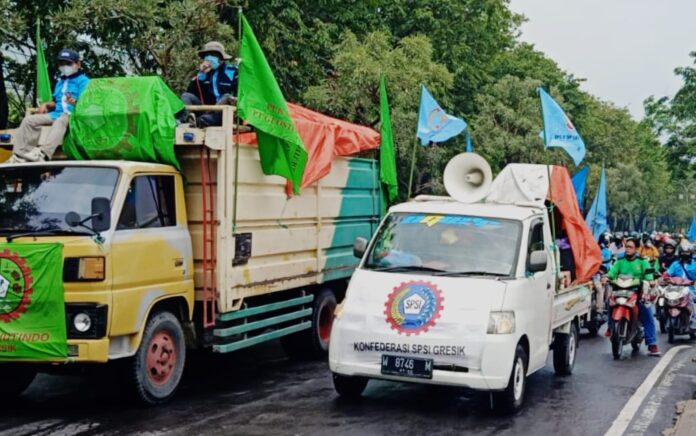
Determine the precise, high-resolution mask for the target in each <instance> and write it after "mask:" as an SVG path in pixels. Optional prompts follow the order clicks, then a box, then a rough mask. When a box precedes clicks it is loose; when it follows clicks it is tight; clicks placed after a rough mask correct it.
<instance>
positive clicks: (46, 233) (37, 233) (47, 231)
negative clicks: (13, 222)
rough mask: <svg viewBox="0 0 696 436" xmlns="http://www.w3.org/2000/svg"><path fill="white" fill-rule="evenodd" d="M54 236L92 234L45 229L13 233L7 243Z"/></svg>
mask: <svg viewBox="0 0 696 436" xmlns="http://www.w3.org/2000/svg"><path fill="white" fill-rule="evenodd" d="M55 235H75V236H92V233H89V232H83V231H79V230H65V229H45V230H34V231H30V232H25V233H14V234H12V235H9V236H7V242H12V241H13V240H15V239H17V238H25V237H31V236H55Z"/></svg>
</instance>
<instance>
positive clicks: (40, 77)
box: [36, 19, 53, 103]
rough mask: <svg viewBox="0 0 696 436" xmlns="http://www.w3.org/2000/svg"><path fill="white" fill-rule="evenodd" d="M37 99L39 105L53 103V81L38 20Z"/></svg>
mask: <svg viewBox="0 0 696 436" xmlns="http://www.w3.org/2000/svg"><path fill="white" fill-rule="evenodd" d="M36 99H37V100H38V101H39V103H48V102H49V101H53V95H52V92H51V79H49V77H48V65H47V64H46V55H44V47H43V41H42V40H41V25H40V24H39V20H38V19H37V20H36Z"/></svg>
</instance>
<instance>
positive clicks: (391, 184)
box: [379, 74, 399, 203]
mask: <svg viewBox="0 0 696 436" xmlns="http://www.w3.org/2000/svg"><path fill="white" fill-rule="evenodd" d="M379 107H380V109H379V116H380V133H381V136H380V146H379V178H380V180H381V181H382V183H384V185H385V186H386V187H387V199H388V200H389V203H391V202H393V201H394V200H396V197H398V195H399V185H398V181H397V177H396V157H395V156H394V134H393V133H392V126H391V116H390V115H389V99H388V98H387V84H386V81H385V79H384V74H382V76H381V77H380V80H379Z"/></svg>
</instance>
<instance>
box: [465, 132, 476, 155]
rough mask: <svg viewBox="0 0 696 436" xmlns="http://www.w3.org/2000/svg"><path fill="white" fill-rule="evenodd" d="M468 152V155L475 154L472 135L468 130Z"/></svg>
mask: <svg viewBox="0 0 696 436" xmlns="http://www.w3.org/2000/svg"><path fill="white" fill-rule="evenodd" d="M466 152H467V153H473V152H474V144H472V143H471V135H469V131H468V130H467V132H466Z"/></svg>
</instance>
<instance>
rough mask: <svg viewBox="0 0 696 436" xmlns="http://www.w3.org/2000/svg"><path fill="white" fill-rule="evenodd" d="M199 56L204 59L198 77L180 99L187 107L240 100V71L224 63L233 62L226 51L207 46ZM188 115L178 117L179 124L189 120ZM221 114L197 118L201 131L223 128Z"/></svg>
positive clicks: (215, 45) (210, 44) (215, 42)
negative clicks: (208, 127) (238, 73)
mask: <svg viewBox="0 0 696 436" xmlns="http://www.w3.org/2000/svg"><path fill="white" fill-rule="evenodd" d="M198 55H199V56H200V57H201V59H203V62H202V63H201V65H200V67H199V71H198V74H196V75H195V76H194V78H193V79H192V80H191V83H190V84H189V86H188V89H186V92H184V93H183V94H182V95H181V99H182V100H183V101H184V104H186V105H201V104H204V105H215V104H230V103H232V101H233V98H234V97H236V96H237V67H235V66H233V65H229V64H227V63H226V62H225V61H227V60H229V59H231V58H232V56H230V55H228V54H227V53H226V52H225V47H223V45H222V44H221V43H219V42H217V41H211V42H209V43H207V44H205V45H204V46H203V47H202V48H201V49H200V50H199V51H198ZM188 116H189V115H188V112H186V111H182V112H181V113H179V114H178V116H177V118H178V119H179V121H183V120H185V119H186V118H187V117H188ZM221 117H222V115H221V113H220V112H208V113H205V114H203V115H201V116H200V117H199V118H198V123H197V124H198V126H199V127H207V126H219V125H221V124H222V118H221Z"/></svg>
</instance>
